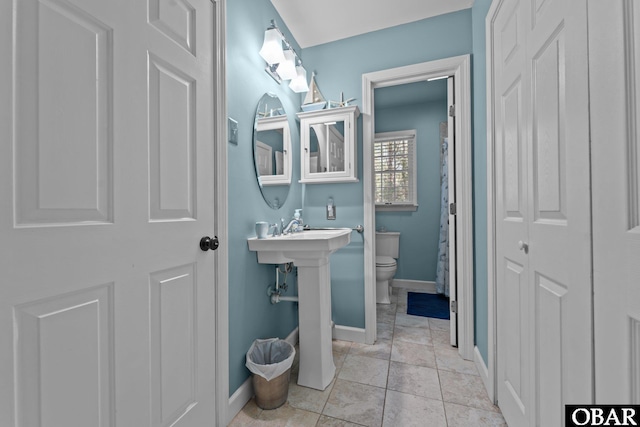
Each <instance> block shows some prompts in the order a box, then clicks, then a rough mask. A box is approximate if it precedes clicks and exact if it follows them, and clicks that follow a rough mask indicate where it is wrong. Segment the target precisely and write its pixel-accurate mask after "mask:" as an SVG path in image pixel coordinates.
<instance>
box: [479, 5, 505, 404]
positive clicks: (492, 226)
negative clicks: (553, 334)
mask: <svg viewBox="0 0 640 427" xmlns="http://www.w3.org/2000/svg"><path fill="white" fill-rule="evenodd" d="M502 3H503V1H502V0H499V1H493V2H492V3H491V6H490V7H489V11H488V12H487V17H486V18H485V43H486V52H485V56H486V69H487V76H486V85H487V91H486V94H487V96H486V101H487V317H488V319H487V360H486V367H487V375H486V378H485V377H484V376H483V380H484V385H485V388H486V389H487V393H488V394H489V400H491V401H492V402H493V403H494V404H497V399H498V395H497V392H496V391H497V382H498V377H497V374H498V369H497V358H496V355H497V354H498V348H497V345H498V343H497V340H496V338H497V334H498V320H497V312H496V307H497V306H498V301H497V294H496V280H497V275H496V271H497V270H496V244H495V243H496V184H495V181H496V177H495V159H494V156H495V140H494V135H495V131H494V125H493V118H494V115H495V114H494V96H493V90H494V86H495V84H494V82H493V57H494V54H495V47H494V46H493V39H492V38H491V29H492V28H493V26H494V21H495V19H496V16H497V14H498V11H499V10H500V7H501V6H502Z"/></svg>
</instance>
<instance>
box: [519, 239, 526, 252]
mask: <svg viewBox="0 0 640 427" xmlns="http://www.w3.org/2000/svg"><path fill="white" fill-rule="evenodd" d="M518 248H519V249H520V250H521V251H524V253H525V254H528V253H529V244H528V243H527V242H523V241H522V240H520V241H519V242H518Z"/></svg>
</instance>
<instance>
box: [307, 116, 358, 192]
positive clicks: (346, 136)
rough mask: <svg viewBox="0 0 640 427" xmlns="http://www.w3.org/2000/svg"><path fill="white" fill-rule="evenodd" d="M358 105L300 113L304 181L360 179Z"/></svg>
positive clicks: (316, 182)
mask: <svg viewBox="0 0 640 427" xmlns="http://www.w3.org/2000/svg"><path fill="white" fill-rule="evenodd" d="M359 115H360V110H359V109H358V106H357V105H354V106H349V107H341V108H332V109H329V110H319V111H309V112H302V113H298V118H299V119H300V144H301V150H300V162H301V168H300V169H301V179H300V182H301V183H306V184H320V183H329V182H358V170H357V169H358V168H357V160H358V159H357V156H356V145H357V138H356V136H357V133H356V124H357V122H356V120H357V118H358V116H359Z"/></svg>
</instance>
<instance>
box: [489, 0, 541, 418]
mask: <svg viewBox="0 0 640 427" xmlns="http://www.w3.org/2000/svg"><path fill="white" fill-rule="evenodd" d="M527 12H528V10H527V8H526V7H522V6H521V5H520V3H518V2H504V3H502V4H501V5H500V6H499V9H498V12H497V16H496V18H495V21H494V23H493V28H494V32H493V33H492V37H493V49H494V52H495V54H494V57H493V73H494V74H493V80H494V82H495V86H494V95H493V99H494V103H495V104H494V107H493V108H494V111H495V125H494V128H495V138H494V139H495V147H496V152H495V164H496V170H495V174H496V272H497V283H496V285H497V289H496V295H497V309H498V312H497V320H498V331H497V332H498V334H497V335H498V338H497V346H498V348H497V350H498V369H497V377H498V383H497V393H498V403H499V405H500V408H501V409H502V413H503V415H504V417H505V419H506V420H507V421H508V422H509V425H512V426H523V425H528V424H529V420H530V418H531V417H530V412H531V411H532V409H533V404H534V398H533V372H532V369H533V360H532V356H533V351H532V349H533V343H532V338H533V331H532V326H531V317H532V310H533V307H532V306H531V304H530V302H531V301H533V299H534V293H533V288H532V287H531V286H529V280H528V277H529V274H528V272H529V257H528V254H527V251H528V249H525V247H524V246H522V248H520V247H519V243H521V244H522V245H524V244H525V242H526V241H528V234H529V228H528V224H529V210H528V206H527V200H528V186H527V177H528V174H527V165H528V162H527V155H528V150H527V127H528V123H527V121H528V120H529V111H528V110H527V108H528V106H529V91H528V90H527V85H528V81H529V80H530V77H529V75H528V74H527V68H526V66H525V46H524V39H525V34H524V29H525V27H526V22H527V16H528V15H527Z"/></svg>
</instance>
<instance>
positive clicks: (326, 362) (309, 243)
mask: <svg viewBox="0 0 640 427" xmlns="http://www.w3.org/2000/svg"><path fill="white" fill-rule="evenodd" d="M350 241H351V229H350V228H335V229H333V228H332V229H325V230H312V231H303V232H301V233H292V234H289V235H287V236H281V237H271V238H267V239H256V238H255V237H253V238H249V239H247V243H248V244H249V250H251V251H255V252H257V254H258V262H259V263H261V264H284V263H287V262H293V264H294V265H295V266H296V267H298V332H299V334H298V335H299V337H300V338H299V339H300V347H299V348H300V373H299V374H298V384H300V385H301V386H304V387H311V388H315V389H317V390H324V389H326V388H327V386H328V385H329V384H331V381H333V376H334V375H335V373H336V366H335V365H334V364H333V347H332V344H331V338H332V328H331V271H330V269H329V256H330V255H331V254H332V253H334V252H335V251H337V250H338V249H340V248H342V247H344V246H346V245H348V244H349V242H350Z"/></svg>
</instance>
